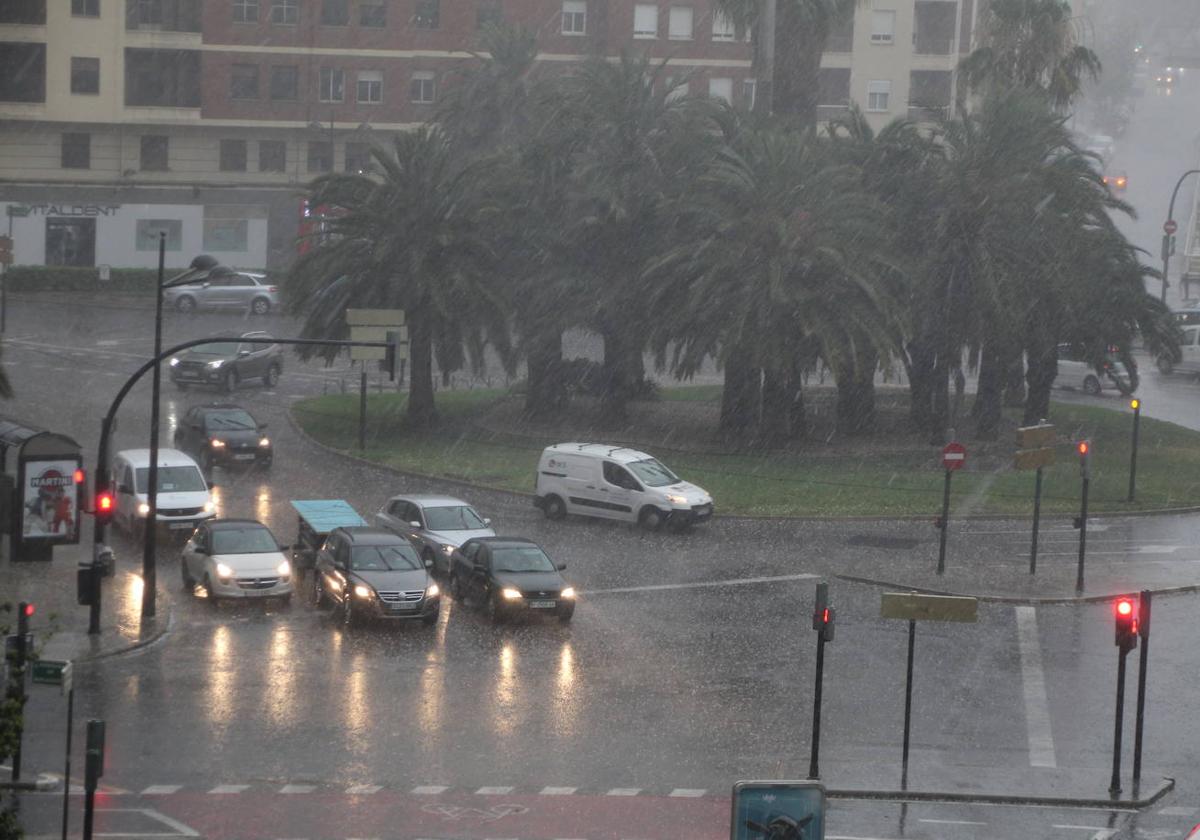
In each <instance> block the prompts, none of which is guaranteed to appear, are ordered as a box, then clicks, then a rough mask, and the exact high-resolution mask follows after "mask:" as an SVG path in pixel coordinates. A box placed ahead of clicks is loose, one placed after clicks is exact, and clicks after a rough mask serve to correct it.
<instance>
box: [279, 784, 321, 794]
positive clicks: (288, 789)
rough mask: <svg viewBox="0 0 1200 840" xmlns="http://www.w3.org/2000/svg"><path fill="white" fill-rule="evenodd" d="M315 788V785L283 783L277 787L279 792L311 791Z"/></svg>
mask: <svg viewBox="0 0 1200 840" xmlns="http://www.w3.org/2000/svg"><path fill="white" fill-rule="evenodd" d="M316 789H317V786H316V785H284V786H283V787H281V788H280V789H279V792H280V793H312V792H313V791H314V790H316Z"/></svg>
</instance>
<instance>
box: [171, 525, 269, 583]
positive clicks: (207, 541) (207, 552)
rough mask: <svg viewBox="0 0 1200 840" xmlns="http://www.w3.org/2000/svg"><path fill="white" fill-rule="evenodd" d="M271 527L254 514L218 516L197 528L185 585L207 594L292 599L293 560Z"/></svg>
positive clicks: (183, 566)
mask: <svg viewBox="0 0 1200 840" xmlns="http://www.w3.org/2000/svg"><path fill="white" fill-rule="evenodd" d="M284 549H285V546H282V545H280V544H279V542H278V541H277V540H276V539H275V535H274V534H272V533H271V530H270V529H269V528H268V527H267V526H266V525H263V524H262V523H261V522H257V521H255V520H253V519H214V520H212V521H210V522H205V523H203V524H202V525H200V527H199V528H197V529H196V531H195V533H193V534H192V537H191V539H189V540H188V541H187V545H185V546H184V547H183V555H182V556H181V557H180V561H179V569H180V574H181V576H182V578H183V587H184V589H186V590H187V591H188V592H195V591H196V584H197V583H199V584H200V586H201V587H202V589H203V592H204V595H205V597H207V598H208V599H209V600H211V601H214V602H215V601H216V600H217V599H218V598H237V599H248V598H280V599H282V600H283V601H284V602H285V603H286V602H288V601H291V599H292V564H291V563H290V562H288V559H287V557H285V556H284V554H283V552H284Z"/></svg>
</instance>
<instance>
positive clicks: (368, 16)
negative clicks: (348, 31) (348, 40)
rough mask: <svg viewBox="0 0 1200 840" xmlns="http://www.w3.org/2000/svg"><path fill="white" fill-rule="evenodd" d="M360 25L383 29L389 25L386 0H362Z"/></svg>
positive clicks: (359, 15) (359, 11) (359, 12)
mask: <svg viewBox="0 0 1200 840" xmlns="http://www.w3.org/2000/svg"><path fill="white" fill-rule="evenodd" d="M358 25H359V26H370V27H374V28H376V29H382V28H383V27H385V26H387V5H386V4H385V2H384V0H360V2H359V4H358Z"/></svg>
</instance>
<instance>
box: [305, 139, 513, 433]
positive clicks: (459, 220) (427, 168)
mask: <svg viewBox="0 0 1200 840" xmlns="http://www.w3.org/2000/svg"><path fill="white" fill-rule="evenodd" d="M371 154H372V158H373V160H374V163H375V170H376V171H377V173H378V175H377V176H367V175H358V174H332V175H325V176H322V177H320V178H318V179H316V180H315V181H314V182H313V183H312V185H311V187H310V196H309V202H310V204H311V205H312V206H326V207H329V208H331V210H330V212H329V220H328V227H329V229H328V231H327V233H328V236H327V237H326V238H325V239H324V240H323V241H321V242H318V243H317V244H316V246H315V247H314V248H313V249H312V250H310V251H309V252H308V253H306V254H305V255H303V256H302V257H300V258H299V259H298V260H297V262H296V263H295V265H294V266H293V268H292V271H291V274H290V276H289V281H288V284H287V286H285V292H286V305H287V309H288V310H289V311H290V312H292V313H294V314H298V315H303V316H304V317H305V322H304V327H303V329H302V331H301V334H302V335H303V336H305V337H310V338H345V337H347V335H348V332H349V330H348V328H347V326H346V318H345V314H346V309H347V308H348V307H363V308H372V307H382V308H400V309H404V310H405V312H406V313H407V322H408V330H409V342H410V355H411V361H412V376H411V384H410V392H409V400H408V409H407V422H408V424H409V425H410V426H411V427H413V428H418V429H425V428H429V427H430V426H431V425H432V424H433V422H434V420H435V418H436V407H435V404H434V396H433V347H434V341H435V336H442V335H446V334H450V335H455V336H466V335H469V334H470V333H477V334H479V335H483V336H486V337H487V338H489V339H491V340H492V342H493V343H494V344H495V345H496V346H497V348H498V349H499V350H500V351H501V354H502V356H504V355H506V354H507V350H508V343H507V335H508V332H507V321H506V309H505V306H504V303H505V301H504V298H503V296H502V294H501V293H500V290H499V289H498V288H497V287H496V284H495V283H494V282H493V275H492V273H491V269H492V266H493V265H494V264H495V254H494V252H493V250H492V248H491V245H490V242H489V239H488V237H486V236H484V235H483V231H485V230H486V229H487V228H488V226H489V225H490V224H491V223H492V222H493V220H494V219H495V217H496V216H497V215H498V214H497V213H496V212H495V210H494V209H492V208H490V207H489V206H487V205H486V204H485V203H484V202H483V201H482V200H481V197H480V195H479V190H478V187H477V184H478V182H479V181H480V179H481V172H480V171H479V170H478V168H477V167H476V166H474V165H467V166H464V165H462V164H460V163H459V162H458V161H457V159H456V158H455V156H454V154H453V151H452V148H451V145H450V142H449V140H448V139H447V137H446V136H445V134H444V133H443V132H441V131H440V130H439V129H436V128H426V127H422V128H418V129H416V130H414V131H409V132H403V133H400V134H397V135H396V136H395V137H394V138H393V140H392V143H391V147H390V148H385V147H382V146H377V147H375V148H373V149H372V152H371ZM480 344H481V342H479V341H469V342H468V348H471V347H479V346H480ZM308 355H314V354H313V353H309V354H308ZM324 355H326V356H331V355H333V353H331V352H330V353H325V354H324Z"/></svg>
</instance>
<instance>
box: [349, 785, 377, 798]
mask: <svg viewBox="0 0 1200 840" xmlns="http://www.w3.org/2000/svg"><path fill="white" fill-rule="evenodd" d="M381 790H383V788H382V787H380V786H379V785H351V786H350V787H348V788H346V793H348V794H350V795H351V796H364V795H367V794H372V793H379V791H381Z"/></svg>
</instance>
